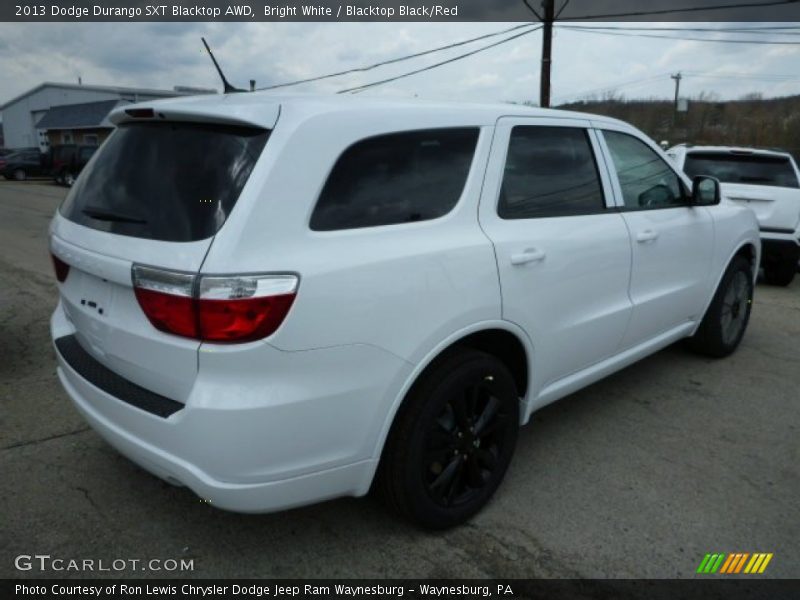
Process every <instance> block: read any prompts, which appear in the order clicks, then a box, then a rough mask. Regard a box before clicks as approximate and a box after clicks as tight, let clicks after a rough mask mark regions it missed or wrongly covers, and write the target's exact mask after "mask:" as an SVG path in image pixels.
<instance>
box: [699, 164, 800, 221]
mask: <svg viewBox="0 0 800 600" xmlns="http://www.w3.org/2000/svg"><path fill="white" fill-rule="evenodd" d="M683 170H684V171H685V172H686V173H687V174H688V175H689V176H691V177H694V176H695V175H711V176H713V177H716V178H717V179H719V180H720V181H721V182H722V192H723V194H724V195H725V196H726V197H727V198H729V199H730V200H733V201H734V202H738V203H741V204H746V205H747V206H749V207H750V208H751V209H752V210H753V211H754V212H755V213H756V217H757V218H758V222H759V225H760V227H761V229H762V230H768V231H773V232H783V233H791V232H793V231H794V230H795V229H796V228H797V226H798V224H799V223H800V184H798V174H797V169H796V167H795V165H794V163H793V162H792V161H791V159H790V158H789V157H788V156H785V155H780V154H772V153H769V154H768V153H758V152H749V151H744V150H742V151H737V150H733V151H727V152H689V153H688V154H687V156H686V164H685V165H684V168H683Z"/></svg>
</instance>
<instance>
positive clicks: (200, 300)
mask: <svg viewBox="0 0 800 600" xmlns="http://www.w3.org/2000/svg"><path fill="white" fill-rule="evenodd" d="M297 285H298V278H297V277H296V276H295V275H272V274H270V275H222V276H218V275H214V276H202V275H201V276H198V275H194V274H190V273H179V272H174V271H162V270H160V269H153V268H151V267H143V266H139V265H134V267H133V286H134V290H135V293H136V298H137V300H138V301H139V305H140V306H141V307H142V310H143V311H144V313H145V315H146V316H147V318H148V319H149V320H150V322H151V323H152V324H153V326H154V327H156V328H157V329H159V330H161V331H165V332H167V333H172V334H175V335H180V336H184V337H189V338H194V339H198V340H201V341H208V342H249V341H253V340H258V339H262V338H265V337H267V336H269V335H271V334H273V333H274V332H275V330H277V329H278V327H280V325H281V323H283V320H284V319H285V318H286V315H287V313H288V312H289V309H290V308H291V306H292V303H293V302H294V298H295V295H296V293H297Z"/></svg>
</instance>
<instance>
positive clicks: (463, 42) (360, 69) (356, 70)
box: [258, 23, 533, 91]
mask: <svg viewBox="0 0 800 600" xmlns="http://www.w3.org/2000/svg"><path fill="white" fill-rule="evenodd" d="M532 26H533V25H532V24H531V23H524V24H522V25H515V26H514V27H509V28H508V29H503V30H501V31H495V32H494V33H487V34H484V35H479V36H478V37H474V38H469V39H466V40H461V41H459V42H453V43H452V44H447V45H445V46H439V47H437V48H431V49H429V50H423V51H422V52H415V53H414V54H407V55H405V56H399V57H397V58H392V59H389V60H384V61H381V62H377V63H374V64H371V65H367V66H364V67H354V68H352V69H347V70H346V71H338V72H336V73H328V74H327V75H319V76H316V77H309V78H307V79H298V80H297V81H288V82H286V83H277V84H275V85H268V86H265V87H260V88H258V91H263V90H274V89H277V88H282V87H289V86H293V85H300V84H302V83H311V82H313V81H322V80H323V79H330V78H332V77H340V76H342V75H350V74H351V73H363V72H365V71H371V70H372V69H377V68H378V67H382V66H384V65H391V64H394V63H399V62H403V61H406V60H410V59H412V58H418V57H420V56H426V55H428V54H433V53H434V52H441V51H442V50H449V49H451V48H457V47H459V46H464V45H466V44H470V43H472V42H477V41H480V40H485V39H487V38H491V37H496V36H498V35H503V34H505V33H510V32H512V31H517V30H519V29H524V28H526V27H532Z"/></svg>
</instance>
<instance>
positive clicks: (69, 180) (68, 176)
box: [64, 171, 75, 187]
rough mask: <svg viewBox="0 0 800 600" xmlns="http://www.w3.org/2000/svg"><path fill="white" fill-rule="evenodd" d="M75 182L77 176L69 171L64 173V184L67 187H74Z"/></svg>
mask: <svg viewBox="0 0 800 600" xmlns="http://www.w3.org/2000/svg"><path fill="white" fill-rule="evenodd" d="M74 183H75V176H74V175H73V174H72V173H70V172H69V171H67V172H66V173H64V185H65V186H67V187H72V186H73V184H74Z"/></svg>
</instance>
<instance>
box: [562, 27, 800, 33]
mask: <svg viewBox="0 0 800 600" xmlns="http://www.w3.org/2000/svg"><path fill="white" fill-rule="evenodd" d="M561 27H563V28H565V29H586V30H587V31H627V32H650V31H656V32H658V31H677V32H685V31H688V32H698V33H700V32H702V33H749V34H754V35H800V27H620V26H599V25H585V26H578V25H562V26H561ZM786 30H789V31H786Z"/></svg>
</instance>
